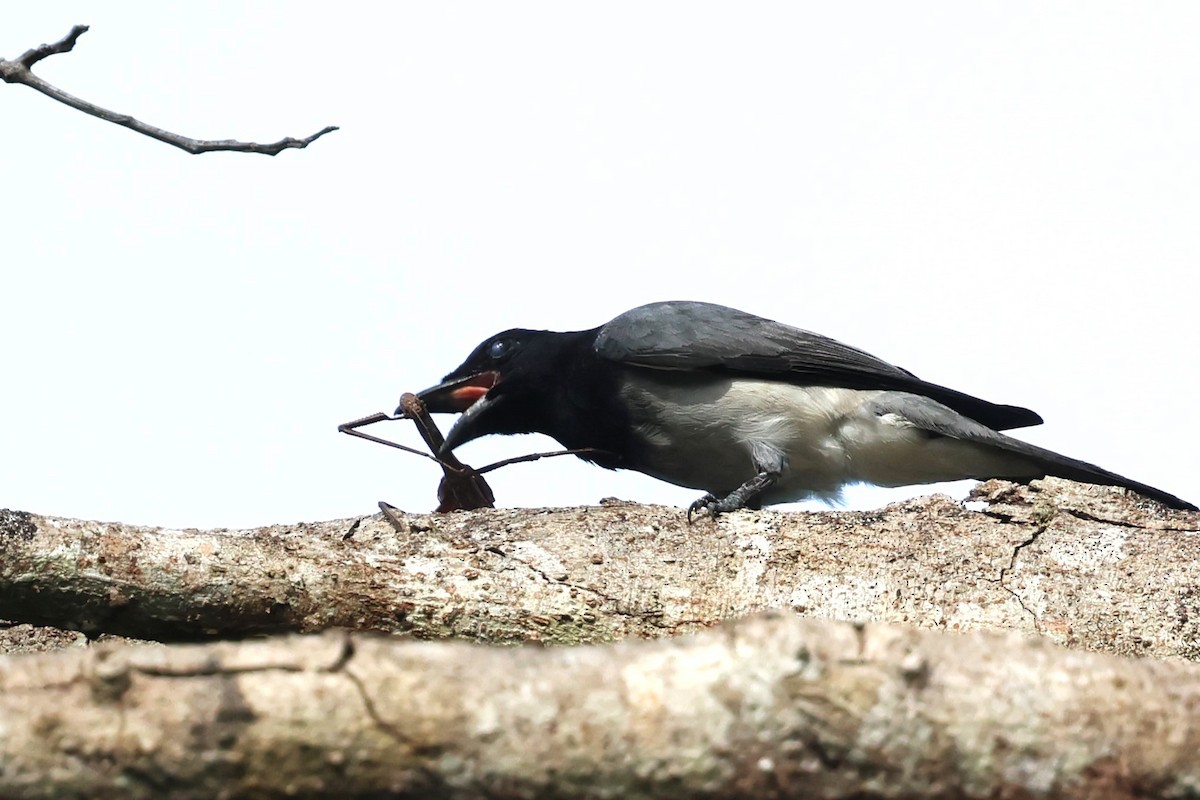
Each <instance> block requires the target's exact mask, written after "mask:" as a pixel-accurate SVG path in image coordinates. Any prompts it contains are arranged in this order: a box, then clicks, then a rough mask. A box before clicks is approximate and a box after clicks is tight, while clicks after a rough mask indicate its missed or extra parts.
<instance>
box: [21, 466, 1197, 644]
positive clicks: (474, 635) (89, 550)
mask: <svg viewBox="0 0 1200 800" xmlns="http://www.w3.org/2000/svg"><path fill="white" fill-rule="evenodd" d="M979 497H980V498H981V499H982V500H983V501H985V502H986V504H987V507H986V508H985V509H984V510H983V511H969V510H966V509H964V508H963V507H962V506H961V505H960V504H958V503H955V502H953V501H951V500H949V499H948V498H945V497H937V496H935V497H929V498H923V499H921V500H916V501H912V502H909V503H906V504H900V505H894V506H890V507H888V508H886V509H883V510H881V511H872V512H829V513H794V512H793V513H775V512H769V511H764V512H749V511H747V512H739V513H737V514H731V515H729V516H728V517H722V518H721V519H720V520H719V521H718V522H716V523H713V522H711V521H704V522H700V523H698V524H696V525H692V526H689V525H687V523H686V521H685V520H684V515H683V512H682V511H680V510H679V509H676V508H661V507H647V506H638V505H634V504H621V503H609V504H607V505H602V506H600V507H593V508H574V509H523V510H495V511H493V510H487V511H475V512H460V513H454V514H433V515H425V514H400V515H399V520H400V530H399V531H397V530H394V529H393V528H392V526H391V525H389V524H388V523H387V522H386V521H385V520H384V519H383V518H382V517H380V516H379V515H374V516H365V517H359V518H356V519H347V520H334V521H331V522H321V523H307V524H298V525H288V526H284V525H275V526H269V527H265V528H259V529H255V530H250V531H223V530H216V531H197V530H184V531H178V530H162V529H156V528H145V527H139V526H133V525H120V524H113V523H100V522H81V521H78V520H67V519H56V518H52V517H42V516H37V515H32V514H25V513H22V512H7V513H0V619H8V620H13V621H16V622H26V623H34V624H38V625H53V626H55V627H59V628H68V629H74V630H83V631H86V632H88V633H89V634H92V635H95V634H98V633H105V632H107V633H116V634H121V635H125V636H133V637H139V638H153V639H159V640H180V639H198V638H206V637H211V636H239V637H240V636H246V635H251V634H261V633H266V632H287V631H304V632H308V631H319V630H325V629H327V628H329V627H332V626H341V627H347V628H354V629H359V630H377V631H388V632H406V633H410V634H413V635H416V636H420V637H423V638H443V637H461V638H469V639H476V640H483V641H489V642H507V643H511V642H527V641H542V642H554V643H561V644H575V643H581V642H603V641H611V640H617V639H625V638H630V637H638V638H646V637H656V638H657V637H662V636H666V635H672V634H676V633H685V632H691V631H696V630H700V629H703V628H705V627H708V626H711V625H713V624H715V623H717V622H719V621H721V620H723V619H728V618H731V617H738V616H743V615H745V614H747V613H751V612H754V611H758V610H763V609H772V608H785V609H794V610H796V611H799V612H801V613H804V614H807V615H812V616H821V617H832V618H838V619H848V620H862V619H871V620H879V621H891V622H907V623H909V624H915V625H919V626H923V627H930V628H949V629H972V628H982V629H992V630H996V629H1006V630H1017V631H1023V632H1026V633H1030V634H1032V633H1042V634H1045V635H1047V636H1049V637H1051V638H1052V639H1053V640H1055V641H1057V642H1059V643H1061V644H1067V645H1073V646H1077V647H1083V648H1089V649H1094V650H1104V651H1109V652H1116V653H1123V654H1131V655H1155V656H1160V657H1167V656H1175V657H1183V658H1189V659H1198V660H1200V593H1198V592H1196V591H1195V587H1196V586H1197V585H1200V536H1197V535H1195V534H1196V533H1198V532H1200V515H1197V514H1188V513H1184V512H1170V511H1166V510H1164V509H1162V508H1161V507H1160V506H1158V505H1157V504H1154V503H1150V502H1147V501H1143V500H1141V499H1140V498H1138V497H1136V496H1135V495H1131V494H1128V493H1126V492H1124V491H1122V490H1119V489H1108V488H1101V487H1089V486H1084V485H1081V484H1073V483H1069V482H1066V481H1057V480H1048V481H1043V482H1038V483H1036V484H1034V485H1033V486H1016V485H1014V484H1009V483H1004V482H1000V481H994V482H990V483H987V484H983V485H982V486H981V489H980V495H979ZM1189 533H1190V534H1191V535H1189Z"/></svg>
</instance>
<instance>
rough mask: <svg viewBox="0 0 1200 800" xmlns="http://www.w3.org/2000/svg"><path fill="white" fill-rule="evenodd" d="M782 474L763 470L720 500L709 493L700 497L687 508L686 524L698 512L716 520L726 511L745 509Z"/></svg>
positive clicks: (781, 472) (779, 470)
mask: <svg viewBox="0 0 1200 800" xmlns="http://www.w3.org/2000/svg"><path fill="white" fill-rule="evenodd" d="M782 474H783V470H781V469H769V470H768V469H764V470H762V471H761V472H759V473H758V474H757V475H755V476H754V477H753V478H751V479H750V480H748V481H746V482H745V483H743V484H742V485H741V486H739V487H738V488H736V489H734V490H733V491H732V492H730V493H729V494H727V495H725V496H724V497H722V498H717V496H716V495H714V494H712V493H711V492H710V493H708V494H706V495H704V497H701V498H700V499H699V500H697V501H696V502H694V503H692V504H691V505H690V506H688V511H687V518H688V524H689V525H690V524H691V522H692V514H695V513H698V512H700V511H704V512H707V513H708V516H710V517H712V518H713V519H716V518H717V516H718V515H720V514H724V513H725V512H726V511H737V510H738V509H739V508H746V507H747V506H748V505H751V504H752V503H753V502H754V500H755V499H756V498H757V497H758V496H759V495H760V494H762V493H763V492H765V491H766V490H767V489H769V488H771V487H772V486H773V485H775V482H776V481H778V480H779V477H780V476H781V475H782Z"/></svg>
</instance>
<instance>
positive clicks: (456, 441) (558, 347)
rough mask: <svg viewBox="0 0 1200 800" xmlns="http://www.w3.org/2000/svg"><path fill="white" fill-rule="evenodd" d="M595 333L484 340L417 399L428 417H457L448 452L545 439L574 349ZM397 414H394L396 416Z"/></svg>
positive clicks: (516, 334)
mask: <svg viewBox="0 0 1200 800" xmlns="http://www.w3.org/2000/svg"><path fill="white" fill-rule="evenodd" d="M588 335H590V336H591V338H592V339H594V338H595V331H581V332H575V333H555V332H553V331H530V330H523V329H520V328H514V329H512V330H507V331H504V332H503V333H498V334H496V335H495V336H492V337H490V338H488V339H485V340H484V341H483V343H481V344H480V345H479V346H478V347H476V348H475V349H474V350H473V351H471V354H470V355H469V356H467V359H466V361H464V362H463V363H462V364H461V365H460V366H459V367H458V369H456V370H454V371H453V372H451V373H450V374H449V375H447V376H446V377H445V378H444V379H443V380H442V382H441V383H439V384H438V385H437V386H433V387H431V388H429V389H426V390H425V391H423V392H420V393H418V395H417V396H418V397H420V398H421V400H422V401H423V402H424V403H425V407H426V408H427V409H429V411H430V412H432V413H435V414H436V413H458V412H461V413H462V416H461V417H459V419H458V421H457V422H456V423H455V424H454V427H453V428H451V429H450V432H449V433H448V434H446V444H445V445H444V447H443V450H453V449H454V448H455V447H458V446H459V445H460V444H465V443H467V442H469V441H471V440H473V439H478V438H479V437H481V436H487V435H488V434H491V433H506V434H507V433H547V434H550V435H551V436H555V438H558V436H556V433H557V431H556V430H555V429H554V428H555V425H554V420H555V418H556V417H557V416H558V410H557V409H558V408H559V403H560V399H561V397H562V395H563V393H564V392H565V390H566V388H567V382H568V380H569V375H570V373H571V372H572V371H573V370H572V365H573V359H574V357H575V356H576V355H577V354H578V353H579V352H580V346H581V345H582V346H583V349H584V350H586V349H587V345H588V344H589V343H590V340H588V341H585V339H586V337H587V336H588ZM397 413H400V412H399V411H397Z"/></svg>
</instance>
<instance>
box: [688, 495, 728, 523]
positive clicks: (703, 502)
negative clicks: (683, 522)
mask: <svg viewBox="0 0 1200 800" xmlns="http://www.w3.org/2000/svg"><path fill="white" fill-rule="evenodd" d="M718 505H719V503H718V502H717V496H716V495H715V494H713V493H712V492H707V493H706V494H705V495H704V497H701V498H700V499H699V500H696V501H695V502H694V503H692V504H691V505H690V506H688V510H687V521H688V525H691V524H692V514H696V513H699V512H701V511H703V512H706V513H707V514H708V515H709V516H710V517H712V518H713V519H716V518H717V515H718V514H720V513H721V512H720V511H718V510H717V506H718Z"/></svg>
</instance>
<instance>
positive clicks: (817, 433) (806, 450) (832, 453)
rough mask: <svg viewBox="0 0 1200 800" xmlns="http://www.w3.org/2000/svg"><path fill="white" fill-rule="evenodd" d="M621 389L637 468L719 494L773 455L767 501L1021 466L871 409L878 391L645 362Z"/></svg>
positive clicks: (983, 448)
mask: <svg viewBox="0 0 1200 800" xmlns="http://www.w3.org/2000/svg"><path fill="white" fill-rule="evenodd" d="M625 394H626V399H627V401H628V402H629V405H630V407H631V408H632V409H633V416H634V419H633V422H634V425H635V427H636V429H637V432H638V434H639V435H640V436H641V437H642V440H643V444H644V453H645V456H644V463H643V464H641V465H640V466H638V469H640V470H641V471H643V472H646V473H647V474H650V475H653V476H654V477H657V478H660V479H662V480H665V481H669V482H671V483H675V484H678V485H681V486H688V487H692V488H695V489H702V490H705V491H710V492H713V493H714V494H717V495H722V494H726V493H728V492H731V491H733V490H734V489H736V488H737V487H738V486H740V485H741V484H742V483H744V482H745V481H746V480H748V479H750V478H752V477H754V475H756V474H757V473H758V472H759V471H760V470H761V469H764V468H767V469H770V468H772V467H773V466H775V465H778V466H779V467H780V468H781V475H780V478H779V480H778V481H777V482H776V483H775V484H774V485H773V486H772V487H770V488H769V489H768V490H767V491H766V492H764V493H763V495H762V500H763V502H765V503H768V504H769V503H781V502H789V501H794V500H802V499H805V498H808V497H814V496H815V497H824V498H827V499H832V498H836V496H837V495H838V494H839V492H840V490H841V488H842V487H843V486H845V485H847V484H851V483H859V482H865V483H873V484H877V485H880V486H904V485H909V484H915V483H933V482H940V481H947V480H958V479H961V478H967V477H974V476H977V475H984V474H989V475H1002V474H1005V473H1006V472H1007V473H1008V474H1010V475H1013V476H1015V475H1018V474H1020V473H1021V472H1022V471H1024V470H1025V468H1026V465H1025V462H1023V461H1022V460H1020V459H1016V458H1014V457H1012V456H1009V455H1006V454H1003V453H1000V452H998V451H997V450H995V449H994V448H989V447H986V446H984V445H978V444H974V443H971V442H965V441H960V440H958V439H953V438H947V437H941V436H934V435H931V434H930V433H928V432H926V431H923V430H921V429H919V428H916V427H914V426H913V425H912V424H911V423H910V422H909V421H908V420H906V419H904V418H903V417H901V416H899V415H898V414H891V413H883V414H880V413H876V411H875V410H873V408H872V405H871V401H872V400H873V399H875V398H876V397H878V396H879V395H881V394H883V392H880V391H873V390H858V389H841V388H830V387H820V386H793V385H791V384H786V383H779V382H776V381H763V380H753V379H742V378H724V379H717V380H714V378H713V376H712V375H704V376H695V374H694V373H693V374H688V373H679V372H667V371H655V372H649V371H647V372H646V373H644V374H641V375H638V376H637V377H636V378H635V379H634V380H633V381H632V382H631V383H630V384H629V385H628V387H627V388H626V390H625Z"/></svg>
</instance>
